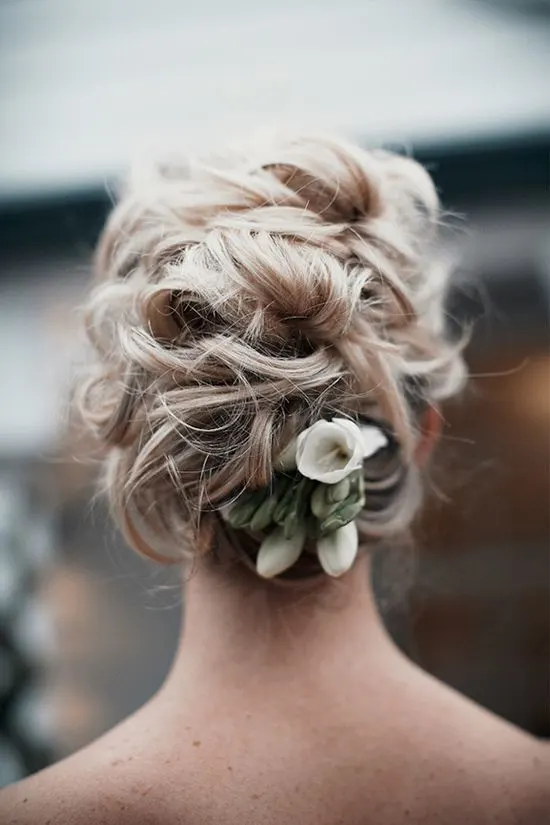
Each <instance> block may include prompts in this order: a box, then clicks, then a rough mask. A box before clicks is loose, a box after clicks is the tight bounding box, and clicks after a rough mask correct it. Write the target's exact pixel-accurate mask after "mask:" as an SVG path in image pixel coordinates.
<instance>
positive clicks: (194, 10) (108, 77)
mask: <svg viewBox="0 0 550 825" xmlns="http://www.w3.org/2000/svg"><path fill="white" fill-rule="evenodd" d="M531 5H532V4H531V3H530V2H524V3H519V2H518V3H515V4H514V3H511V2H508V3H504V2H496V0H494V1H493V2H488V0H301V2H298V1H297V0H277V1H276V2H262V1H261V0H231V2H225V0H201V2H191V0H187V2H186V1H185V0H155V2H149V0H93V2H84V0H3V2H2V3H1V4H0V95H1V100H2V104H1V111H0V200H1V199H4V200H5V199H9V198H12V197H18V196H21V195H32V194H34V193H36V192H44V191H59V190H63V189H74V188H79V187H81V186H83V185H86V184H92V185H97V184H100V185H101V183H102V181H104V180H105V179H106V178H108V177H109V176H110V175H112V174H114V173H118V172H119V171H120V170H121V169H122V168H124V167H125V166H126V163H127V161H128V158H129V157H131V156H133V155H134V154H135V153H136V152H137V153H139V152H141V151H144V150H145V151H148V150H151V149H154V148H155V147H158V146H161V145H162V146H167V145H169V146H176V145H180V146H181V145H183V146H193V147H195V146H197V145H204V144H205V143H212V142H216V141H219V140H220V139H225V138H226V137H228V136H233V135H238V134H239V133H240V132H242V131H246V130H247V129H249V128H250V127H255V126H258V125H267V126H270V125H272V124H277V125H300V126H314V127H318V126H322V127H323V128H329V129H331V128H337V129H338V130H341V131H344V132H346V133H349V134H352V135H353V136H357V137H365V138H367V139H372V140H375V141H379V140H388V139H389V140H391V141H393V142H396V141H397V142H399V141H402V142H404V143H405V144H407V143H409V142H410V141H416V142H419V141H420V142H430V143H433V142H434V141H437V140H448V139H455V138H461V137H462V138H468V139H470V138H472V139H475V138H476V137H482V136H491V135H494V134H499V133H506V132H517V131H522V130H529V129H533V128H540V127H541V126H545V125H548V123H549V121H550V83H549V82H548V78H549V77H550V18H549V17H546V18H545V17H544V16H540V15H536V14H529V13H522V12H521V11H517V10H514V6H515V7H516V9H517V8H518V7H520V8H521V7H522V6H523V12H527V9H528V7H530V6H531Z"/></svg>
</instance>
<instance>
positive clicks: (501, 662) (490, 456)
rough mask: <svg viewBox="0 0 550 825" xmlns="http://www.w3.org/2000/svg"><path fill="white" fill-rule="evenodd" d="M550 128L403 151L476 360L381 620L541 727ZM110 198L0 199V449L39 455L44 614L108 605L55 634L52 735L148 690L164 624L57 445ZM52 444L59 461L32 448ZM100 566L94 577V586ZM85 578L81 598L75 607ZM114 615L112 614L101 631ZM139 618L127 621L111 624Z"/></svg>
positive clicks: (145, 582) (29, 474)
mask: <svg viewBox="0 0 550 825" xmlns="http://www.w3.org/2000/svg"><path fill="white" fill-rule="evenodd" d="M549 147H550V136H549V135H548V134H540V133H539V134H533V135H531V136H523V137H518V138H517V139H516V138H513V137H510V138H509V139H506V140H504V139H503V140H502V141H500V142H498V143H494V142H493V143H491V144H462V145H457V144H452V145H446V146H439V147H436V146H434V147H418V148H417V150H416V151H414V152H413V154H414V156H415V157H417V158H418V159H419V160H421V161H423V162H425V163H426V165H427V166H428V168H429V169H430V172H431V173H432V175H433V176H434V178H435V180H436V184H437V185H438V188H439V189H440V192H441V195H442V198H443V202H444V204H445V207H446V208H447V209H448V210H449V212H450V213H451V214H456V213H459V214H462V215H463V216H464V217H463V220H462V221H458V223H457V221H456V220H454V221H453V222H452V223H454V229H451V230H450V232H449V234H448V244H449V250H450V252H451V253H452V254H453V256H456V257H457V258H458V259H459V260H460V267H459V269H458V270H457V272H456V277H455V279H454V281H453V289H452V291H451V294H450V296H449V316H450V319H451V321H452V322H453V323H455V324H456V325H457V327H458V328H460V327H462V325H463V324H464V323H469V322H473V324H474V327H473V328H474V332H473V336H472V340H471V343H470V346H469V349H468V360H469V365H470V368H471V370H472V372H473V373H474V376H479V377H474V379H473V382H472V384H471V387H470V388H469V390H468V391H467V393H466V395H465V397H464V398H463V399H461V400H460V401H458V402H457V403H455V404H452V405H449V406H448V407H447V408H446V409H445V410H444V415H445V419H446V421H447V426H446V428H445V432H444V437H443V453H444V455H443V456H442V458H441V465H442V467H443V468H444V469H443V472H442V477H441V478H440V477H439V476H438V474H437V471H435V472H434V476H433V479H432V482H431V487H432V493H433V495H432V496H431V497H430V502H429V506H428V507H427V509H426V513H425V516H424V518H423V520H422V522H421V524H420V527H419V531H418V536H419V541H418V553H419V567H418V571H417V577H416V581H415V586H414V588H413V590H412V593H411V598H410V602H411V605H412V610H411V611H410V613H408V614H407V615H405V612H404V610H403V609H402V610H401V618H400V619H399V620H396V618H395V615H396V614H395V611H392V612H390V613H388V623H389V625H390V627H391V628H394V630H395V633H396V635H397V637H398V640H399V641H400V643H401V644H402V645H403V646H404V647H405V648H406V649H407V650H408V652H409V653H410V655H411V656H413V657H414V658H416V659H417V660H418V661H419V662H420V664H421V665H422V666H424V667H426V668H427V669H429V670H430V671H432V672H433V673H435V674H436V675H437V676H439V677H441V678H442V679H444V680H446V681H447V682H449V683H450V684H452V685H454V686H456V687H457V688H459V689H460V690H462V691H463V692H465V693H466V694H468V695H470V696H472V697H473V698H475V699H477V700H478V701H479V702H481V703H482V704H484V705H486V706H487V707H490V708H492V709H493V710H495V711H496V712H498V713H501V714H502V715H503V716H505V717H507V718H509V719H510V720H512V721H514V722H516V723H517V724H519V725H522V726H523V727H525V728H526V729H528V730H531V731H532V732H533V733H536V734H538V735H542V736H545V735H548V734H549V723H548V697H547V685H548V677H549V673H548V668H549V664H548V661H549V656H548V654H549V650H550V640H549V637H548V634H549V631H548V622H547V616H548V607H549V602H550V594H549V591H548V576H547V569H548V558H547V554H548V542H549V538H550V525H549V514H548V500H549V492H550V489H549V471H548V464H549V451H548V447H549V445H548V436H547V434H548V429H549V424H550V412H549V410H548V397H549V395H548V392H549V389H550V388H549V346H548V344H549V340H548V330H549V323H548V302H549V283H550V272H549V261H550V250H549V248H548V240H547V225H548V218H549V211H550V210H549V205H548V197H547V185H548V178H549V168H548V165H549V152H548V150H549ZM109 206H110V202H109V199H108V197H107V195H106V193H105V192H103V191H101V192H99V191H95V192H82V193H80V194H79V195H78V196H76V197H75V196H74V195H71V196H67V197H66V198H63V197H56V198H55V200H52V201H46V200H44V201H41V202H38V201H36V200H35V201H33V202H31V203H27V204H25V203H22V202H21V201H19V202H18V203H17V204H16V205H15V204H14V205H13V207H12V208H10V205H9V204H5V203H4V204H3V205H2V213H1V215H0V261H1V266H0V299H1V300H0V312H1V313H2V318H0V321H4V320H5V321H6V323H5V324H3V323H0V365H1V369H2V373H4V372H5V374H6V381H4V380H2V385H3V389H4V390H6V388H7V392H6V393H5V396H4V397H5V399H6V403H5V404H4V405H3V410H2V413H1V414H0V461H2V460H3V461H4V465H5V466H6V467H7V468H8V469H9V473H10V474H12V473H13V471H14V468H16V469H17V476H15V475H13V476H12V477H13V478H16V477H17V478H18V479H22V480H23V484H24V485H25V484H26V485H29V486H30V487H32V486H33V484H34V481H33V479H35V478H36V474H37V472H38V471H39V472H40V477H43V478H44V479H45V482H44V483H42V484H41V485H40V490H41V496H42V505H43V504H44V502H50V503H55V502H56V501H59V502H61V511H60V518H59V519H58V521H57V525H58V527H59V534H58V535H57V536H56V537H55V544H56V545H57V546H58V547H62V548H63V551H62V555H60V558H59V568H58V571H59V572H58V581H57V583H55V582H54V583H53V584H52V588H51V590H50V591H49V592H50V593H52V594H56V595H55V596H52V599H54V600H57V601H58V602H59V601H61V602H63V605H61V607H62V608H63V609H62V610H61V615H60V617H59V621H60V623H61V624H62V625H63V626H64V628H65V630H66V629H67V628H72V629H73V630H74V628H75V627H78V624H77V623H76V624H75V619H76V618H77V617H76V614H75V611H76V612H78V610H83V611H84V613H85V614H86V615H88V616H91V615H95V616H100V617H101V616H109V617H110V619H109V622H106V623H103V624H102V623H101V622H100V623H99V624H94V626H93V633H95V634H96V635H95V637H94V639H93V640H91V636H89V635H88V636H86V634H84V632H83V631H82V630H81V631H79V632H81V633H82V636H81V639H84V642H83V644H82V645H79V644H77V643H75V644H72V645H70V644H66V645H64V647H65V649H66V651H68V652H67V657H68V659H67V660H66V661H65V662H64V665H63V667H64V671H63V673H64V674H68V676H67V680H66V683H65V685H62V684H60V681H59V679H57V680H56V683H57V687H56V690H57V691H58V694H59V695H62V696H63V705H64V707H66V708H68V709H70V718H67V719H65V720H61V721H60V727H59V730H60V731H62V732H63V731H65V734H63V733H61V734H60V735H61V736H63V742H61V747H62V749H64V750H71V749H73V748H76V747H77V746H78V745H81V744H84V743H85V742H86V741H87V740H89V739H90V738H92V737H93V736H95V735H97V734H99V733H101V731H102V730H103V729H105V728H106V727H108V726H109V725H110V724H113V723H114V722H116V721H117V719H118V718H120V717H122V716H124V715H126V714H127V713H129V712H130V711H131V710H133V709H134V707H136V706H137V705H138V704H140V703H141V702H142V701H144V700H145V699H147V698H148V695H150V694H151V693H152V692H153V690H154V689H155V687H156V685H158V684H159V683H160V682H161V680H162V678H163V676H164V674H165V672H166V668H167V667H168V663H169V660H170V655H171V651H172V649H173V645H174V644H175V639H176V634H177V620H175V619H174V614H173V611H172V612H170V611H167V610H164V611H156V612H155V611H147V604H146V597H145V592H146V590H147V588H148V586H149V584H150V579H148V575H149V574H148V573H147V572H146V570H145V568H144V567H139V566H138V565H136V562H135V561H133V560H131V559H132V557H131V555H130V554H129V553H128V556H127V557H124V558H125V559H126V558H127V559H128V561H124V562H123V566H124V567H123V569H124V570H126V569H131V570H132V573H131V579H132V580H131V582H130V587H133V588H134V591H135V593H136V594H137V595H136V596H135V597H134V598H132V597H131V596H129V588H128V581H127V579H128V577H127V576H125V575H124V576H118V577H113V576H112V574H113V552H112V551H113V539H112V538H109V539H107V537H108V536H109V537H111V536H112V531H111V529H110V527H109V526H108V521H107V519H106V518H103V511H101V517H100V518H96V519H95V520H94V521H93V522H92V520H91V519H90V518H89V517H88V515H89V501H90V497H91V487H90V486H89V484H88V482H89V481H90V478H91V475H90V472H89V471H88V470H86V469H85V468H84V467H83V466H82V465H80V464H78V463H75V462H74V461H73V460H72V456H73V455H74V454H75V452H77V447H76V442H75V440H74V439H73V436H72V434H71V435H70V437H67V434H66V432H65V434H63V433H64V431H63V426H64V416H63V415H62V413H61V404H60V402H59V399H62V398H65V397H66V393H65V390H64V389H63V390H60V387H62V386H63V384H62V383H60V381H61V376H62V375H64V374H66V373H67V372H68V369H69V364H70V361H71V360H72V358H73V355H74V346H73V339H72V337H71V336H72V332H71V328H72V326H73V325H74V318H75V316H74V312H73V308H74V307H75V306H76V305H77V303H78V301H79V299H80V296H81V294H82V292H83V290H84V288H85V286H86V284H87V281H88V278H89V262H90V254H91V250H92V248H93V244H94V242H95V239H96V237H97V233H98V231H99V228H100V226H101V224H102V222H103V220H104V217H105V215H106V213H107V211H108V209H109ZM457 227H458V231H457ZM2 329H3V330H4V334H2ZM6 330H7V331H8V332H6ZM8 333H9V334H8ZM52 365H53V367H52ZM58 382H59V383H58ZM56 451H57V453H58V454H59V452H61V453H62V454H63V456H64V458H66V461H65V460H63V461H59V460H57V461H55V462H51V461H49V460H45V458H44V457H45V456H46V455H48V454H50V455H51V454H52V452H56ZM78 452H80V445H79V446H78ZM440 491H443V492H444V493H445V494H446V495H447V496H448V499H449V501H448V503H447V502H446V500H445V498H444V497H443V496H442V495H441V494H440ZM23 535H24V534H22V536H23ZM119 564H120V562H119ZM94 576H95V579H94ZM107 579H109V582H108V586H107V585H105V580H107ZM125 579H126V581H125ZM99 580H101V581H102V586H101V587H99V586H94V585H95V584H97V582H98V581H99ZM382 584H384V583H383V582H382ZM75 593H77V594H78V596H75V595H74V594H75ZM71 594H72V596H71ZM86 594H87V595H86ZM87 598H88V599H92V600H95V601H94V604H95V607H93V608H91V607H90V605H88V609H87V610H84V607H83V606H85V603H86V602H85V600H86V599H87ZM172 601H174V599H172ZM397 612H399V610H398V611H397ZM129 617H131V620H129ZM80 618H81V623H80V624H82V621H83V619H82V617H80ZM114 622H119V623H120V624H119V625H118V626H119V627H121V628H123V630H122V631H121V632H119V633H116V634H113V632H112V628H113V623H114ZM136 623H139V627H140V632H139V633H127V632H125V631H124V628H125V627H126V628H127V627H128V626H132V627H135V626H136ZM61 632H62V633H63V632H64V631H63V628H61ZM74 632H76V631H74ZM138 638H139V643H138V642H136V639H138ZM65 641H66V640H65ZM73 642H74V640H73ZM117 645H118V647H117ZM113 646H114V647H113ZM71 650H74V651H78V657H77V658H73V659H71V658H70V657H71V655H72V654H71V653H70V651H71ZM75 656H76V653H75ZM83 659H86V667H85V668H83ZM105 661H110V662H111V663H112V664H113V668H115V664H116V666H117V667H118V673H122V672H124V673H131V674H132V678H131V679H126V680H123V681H122V682H120V685H119V686H118V687H117V686H116V682H117V672H115V673H114V676H113V679H110V677H108V675H106V669H105V668H104V667H103V663H104V662H105ZM71 668H72V672H73V676H74V672H75V671H76V670H77V669H79V668H80V669H82V672H84V673H85V674H86V678H87V688H86V689H85V686H84V685H82V684H79V683H78V679H76V680H75V679H73V681H72V683H71V679H70V675H71ZM94 674H95V676H94ZM98 674H100V675H99V676H98ZM90 686H92V687H90ZM71 691H72V694H73V695H72V698H71V696H70V695H69V694H70V693H71ZM92 693H93V694H94V695H91V694H92ZM69 729H70V730H69ZM58 744H59V743H58Z"/></svg>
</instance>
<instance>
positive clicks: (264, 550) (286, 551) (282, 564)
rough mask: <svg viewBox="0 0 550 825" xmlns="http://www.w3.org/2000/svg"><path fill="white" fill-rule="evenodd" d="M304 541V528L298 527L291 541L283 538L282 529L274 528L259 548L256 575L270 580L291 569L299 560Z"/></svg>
mask: <svg viewBox="0 0 550 825" xmlns="http://www.w3.org/2000/svg"><path fill="white" fill-rule="evenodd" d="M305 540H306V530H305V526H304V527H300V528H299V529H298V531H297V533H296V535H295V536H293V538H291V539H286V538H285V535H284V532H283V528H282V527H276V528H275V530H274V531H273V532H272V533H270V534H269V535H268V536H266V537H265V539H264V540H263V542H262V544H261V546H260V550H259V552H258V558H257V559H256V571H257V572H258V574H259V575H260V576H262V578H264V579H271V578H273V576H278V575H279V573H282V572H283V571H284V570H287V569H288V568H289V567H292V565H293V564H294V563H295V562H297V561H298V559H299V558H300V554H301V552H302V549H303V546H304V542H305Z"/></svg>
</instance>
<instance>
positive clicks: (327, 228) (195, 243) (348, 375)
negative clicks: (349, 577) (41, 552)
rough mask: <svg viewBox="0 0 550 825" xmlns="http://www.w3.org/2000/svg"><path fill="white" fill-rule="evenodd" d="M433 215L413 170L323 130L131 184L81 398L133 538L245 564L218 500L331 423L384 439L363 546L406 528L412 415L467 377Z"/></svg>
mask: <svg viewBox="0 0 550 825" xmlns="http://www.w3.org/2000/svg"><path fill="white" fill-rule="evenodd" d="M439 221H440V211H439V203H438V198H437V195H436V192H435V189H434V187H433V184H432V182H431V179H430V177H429V176H428V174H427V173H426V172H425V171H424V170H423V169H422V168H421V167H420V166H419V165H418V164H416V163H415V162H414V161H412V160H410V159H407V158H403V157H398V156H395V155H392V154H389V153H385V152H381V151H376V152H374V151H371V152H367V151H364V150H362V149H359V148H357V147H355V146H353V145H351V144H348V143H346V142H344V141H341V140H338V139H334V138H330V137H325V136H307V135H306V136H297V137H294V138H284V139H274V140H273V142H272V143H271V144H270V145H267V144H266V145H265V146H261V147H259V148H258V147H256V148H255V149H254V150H253V151H251V152H247V153H243V154H238V153H231V154H230V153H228V154H227V155H225V156H221V157H217V158H215V159H211V160H208V159H205V160H202V161H189V162H187V163H185V164H181V165H174V164H172V165H167V166H164V167H162V166H159V167H158V168H156V169H155V170H154V173H153V174H151V175H149V176H148V177H147V178H144V177H143V176H142V177H141V178H136V179H135V180H134V181H133V182H132V181H130V183H129V185H128V187H127V189H126V191H124V192H123V194H122V197H121V199H120V202H119V203H118V205H117V206H116V207H115V208H114V210H113V212H112V214H111V216H110V218H109V220H108V223H107V225H106V227H105V230H104V232H103V235H102V238H101V241H100V244H99V248H98V253H97V270H98V283H97V285H96V287H95V289H94V290H93V292H92V294H91V295H90V298H89V301H88V304H87V308H86V324H87V330H88V335H89V338H90V341H91V344H92V348H93V352H94V358H93V362H92V363H91V365H90V368H89V371H88V373H87V375H86V376H85V377H84V378H83V380H82V381H81V383H80V385H79V387H78V391H77V403H78V407H79V410H80V412H81V415H82V417H83V419H84V421H85V422H86V424H87V425H88V426H89V427H90V428H91V430H92V431H93V433H94V435H95V437H96V438H97V439H98V441H99V442H100V443H101V444H102V446H103V448H104V451H105V457H106V459H105V460H106V470H107V473H106V483H107V488H108V492H109V496H110V499H111V502H112V504H113V508H114V511H115V514H116V516H117V518H118V520H119V522H120V523H121V524H122V526H123V529H124V530H125V532H126V535H127V536H128V538H129V540H130V541H131V543H132V544H133V545H134V546H136V547H137V548H138V549H139V550H141V551H142V552H144V553H146V554H148V555H150V556H153V557H155V558H160V559H167V560H168V559H180V558H181V557H182V556H183V555H187V556H193V555H194V554H196V553H198V552H207V551H209V550H211V549H212V547H215V546H216V543H217V542H219V541H222V538H223V541H225V542H226V543H227V541H229V542H230V543H231V545H232V547H233V548H234V549H235V551H236V552H239V548H241V547H242V546H244V545H245V544H246V545H247V546H248V545H249V544H250V537H246V540H245V539H244V538H243V537H241V536H239V535H237V534H232V533H231V531H230V530H229V529H228V527H227V525H225V526H223V528H222V525H221V520H220V517H219V513H218V509H219V507H220V506H222V505H223V504H225V503H227V502H228V501H230V500H232V498H234V497H236V496H237V495H238V494H239V492H241V491H243V490H244V489H245V488H248V487H259V486H264V485H267V484H269V481H270V478H271V476H272V472H273V460H274V456H276V454H277V452H278V451H279V450H280V449H281V448H282V447H283V446H284V445H285V443H286V442H287V441H288V439H289V438H290V437H291V436H292V435H293V434H295V433H296V432H298V431H299V430H301V429H303V428H304V427H307V426H308V425H309V424H310V423H311V422H312V421H314V420H315V419H316V418H319V417H321V416H327V415H334V414H338V415H342V414H343V415H349V416H351V417H352V418H354V419H358V418H361V417H368V418H369V420H372V419H374V420H375V421H379V422H381V424H382V426H384V427H385V428H386V429H387V431H388V432H389V433H390V434H391V436H392V438H391V445H392V446H391V448H388V450H385V451H383V454H382V455H380V456H378V457H377V458H376V460H375V461H374V463H373V462H370V463H369V462H367V465H368V466H366V468H365V480H366V484H367V488H366V489H367V492H368V493H369V494H368V495H367V504H366V507H365V510H364V511H363V513H362V514H361V517H360V519H359V521H358V525H359V528H360V535H361V538H362V540H363V542H366V543H368V542H372V541H375V540H377V539H379V538H381V537H384V536H388V535H392V534H393V533H394V532H397V531H399V530H401V529H402V528H403V527H405V526H406V525H407V524H408V522H409V521H410V520H411V518H412V516H413V514H414V511H415V510H416V508H417V506H418V504H419V502H420V487H419V479H418V471H417V470H416V468H415V466H414V461H413V460H412V458H413V453H414V448H415V443H416V440H417V437H418V428H419V416H418V411H419V409H421V408H422V407H423V406H425V405H430V404H434V403H436V402H437V401H439V400H440V399H443V398H446V397H448V396H449V395H452V394H453V393H455V392H456V391H457V390H458V389H459V388H460V386H461V384H462V382H463V378H464V369H463V363H462V359H461V357H460V348H459V347H457V346H456V345H453V344H451V343H449V342H448V341H447V339H446V337H445V325H444V313H443V299H444V292H445V287H446V271H445V268H444V267H442V266H441V265H440V264H439V263H438V261H437V256H436V253H437V230H438V224H439ZM411 388H412V389H413V390H414V392H412V393H411ZM413 396H414V399H413ZM413 401H414V403H413ZM202 528H204V529H202ZM206 534H208V536H209V540H208V541H201V540H200V537H201V536H203V537H204V536H205V535H206ZM228 534H230V538H229V539H228V538H227V537H228Z"/></svg>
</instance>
